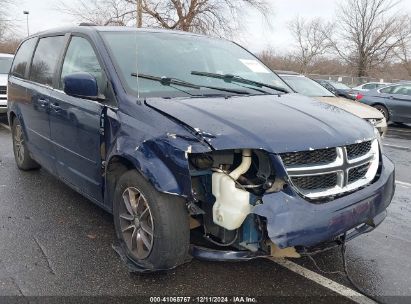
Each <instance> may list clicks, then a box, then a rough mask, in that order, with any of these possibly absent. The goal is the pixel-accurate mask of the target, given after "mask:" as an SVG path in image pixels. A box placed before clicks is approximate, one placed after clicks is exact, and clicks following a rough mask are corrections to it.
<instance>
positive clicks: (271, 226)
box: [253, 156, 395, 248]
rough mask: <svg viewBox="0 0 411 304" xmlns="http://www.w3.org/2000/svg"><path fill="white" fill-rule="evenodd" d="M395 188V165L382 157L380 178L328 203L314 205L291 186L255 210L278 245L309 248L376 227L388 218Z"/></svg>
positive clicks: (271, 196)
mask: <svg viewBox="0 0 411 304" xmlns="http://www.w3.org/2000/svg"><path fill="white" fill-rule="evenodd" d="M394 190H395V172H394V165H393V163H392V162H391V161H390V160H389V159H388V158H387V157H386V156H383V158H382V167H381V172H380V177H379V179H378V180H377V181H376V182H374V183H373V184H371V185H369V186H367V187H365V188H363V189H361V190H358V191H356V192H354V193H351V194H349V195H346V196H343V197H340V198H337V199H335V200H333V201H330V202H327V203H323V204H313V203H310V202H307V201H306V200H304V199H303V198H302V197H301V196H299V195H298V194H296V193H294V191H293V190H292V189H290V188H288V189H287V190H284V191H281V192H278V193H273V194H269V195H265V196H264V197H263V204H261V205H258V206H256V207H255V208H254V210H253V213H255V214H257V215H260V216H262V217H265V218H266V219H267V232H268V236H269V238H270V239H271V241H272V242H273V243H274V244H276V245H277V246H278V247H280V248H286V247H293V246H302V247H307V248H309V247H312V246H315V245H318V244H320V243H323V242H327V241H331V240H334V239H336V238H338V237H339V236H341V235H342V234H344V233H346V232H347V231H349V230H352V229H354V228H357V229H355V230H354V232H353V233H354V236H358V235H360V234H361V233H365V232H369V231H371V230H372V229H374V228H375V227H376V226H378V225H379V224H380V223H381V222H382V221H383V219H384V218H385V214H386V209H387V207H388V205H389V204H390V203H391V200H392V197H393V195H394ZM364 225H365V226H364ZM349 238H350V239H352V238H353V235H351V236H349Z"/></svg>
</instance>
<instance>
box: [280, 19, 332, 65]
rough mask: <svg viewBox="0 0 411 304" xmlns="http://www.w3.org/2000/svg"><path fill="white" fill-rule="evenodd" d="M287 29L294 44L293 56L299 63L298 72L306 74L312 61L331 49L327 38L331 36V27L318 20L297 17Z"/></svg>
mask: <svg viewBox="0 0 411 304" xmlns="http://www.w3.org/2000/svg"><path fill="white" fill-rule="evenodd" d="M288 28H289V30H290V32H291V34H292V36H293V38H294V40H295V42H296V50H295V51H294V53H293V56H294V58H295V60H296V61H297V62H298V63H299V72H300V73H306V72H307V71H308V68H309V67H310V66H311V65H312V64H313V63H314V61H315V60H316V59H318V58H319V57H321V56H323V55H324V54H326V52H327V51H328V50H329V49H330V48H331V43H330V42H329V40H328V39H327V38H328V37H331V36H332V30H333V25H332V24H326V23H324V22H323V20H322V19H320V18H315V19H312V20H308V21H307V20H305V19H303V18H300V17H298V16H297V17H295V18H294V19H293V20H292V21H291V22H290V23H289V25H288Z"/></svg>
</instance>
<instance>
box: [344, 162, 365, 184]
mask: <svg viewBox="0 0 411 304" xmlns="http://www.w3.org/2000/svg"><path fill="white" fill-rule="evenodd" d="M369 166H370V164H365V165H362V166H359V167H356V168H353V169H351V170H350V171H349V172H348V182H349V183H353V182H356V181H357V180H359V179H361V178H363V177H364V176H365V174H367V171H368V168H369Z"/></svg>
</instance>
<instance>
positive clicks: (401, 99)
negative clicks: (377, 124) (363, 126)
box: [357, 83, 411, 123]
mask: <svg viewBox="0 0 411 304" xmlns="http://www.w3.org/2000/svg"><path fill="white" fill-rule="evenodd" d="M357 100H358V101H360V102H362V103H365V104H368V105H370V106H373V107H374V108H376V109H378V110H379V111H380V112H381V113H382V114H383V115H384V117H385V119H386V120H387V121H391V122H396V123H411V83H398V84H394V85H390V86H387V87H384V88H380V89H375V90H371V91H368V92H362V93H360V94H358V96H357Z"/></svg>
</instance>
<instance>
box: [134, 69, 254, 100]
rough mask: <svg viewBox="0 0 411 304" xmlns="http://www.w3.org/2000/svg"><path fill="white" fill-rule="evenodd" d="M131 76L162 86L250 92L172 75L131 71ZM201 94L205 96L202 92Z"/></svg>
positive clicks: (239, 92)
mask: <svg viewBox="0 0 411 304" xmlns="http://www.w3.org/2000/svg"><path fill="white" fill-rule="evenodd" d="M131 76H133V77H139V78H143V79H149V80H153V81H158V82H159V83H160V84H162V85H164V86H171V85H172V84H173V85H178V86H182V87H186V88H193V89H198V90H199V89H201V88H206V89H211V90H217V91H224V92H228V93H233V94H241V95H249V94H250V93H248V92H246V91H244V90H234V89H227V88H220V87H214V86H205V85H197V84H193V83H189V82H187V81H184V80H180V79H177V78H172V77H166V76H163V77H158V76H153V75H147V74H137V73H131ZM202 95H203V96H206V95H204V94H202Z"/></svg>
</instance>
